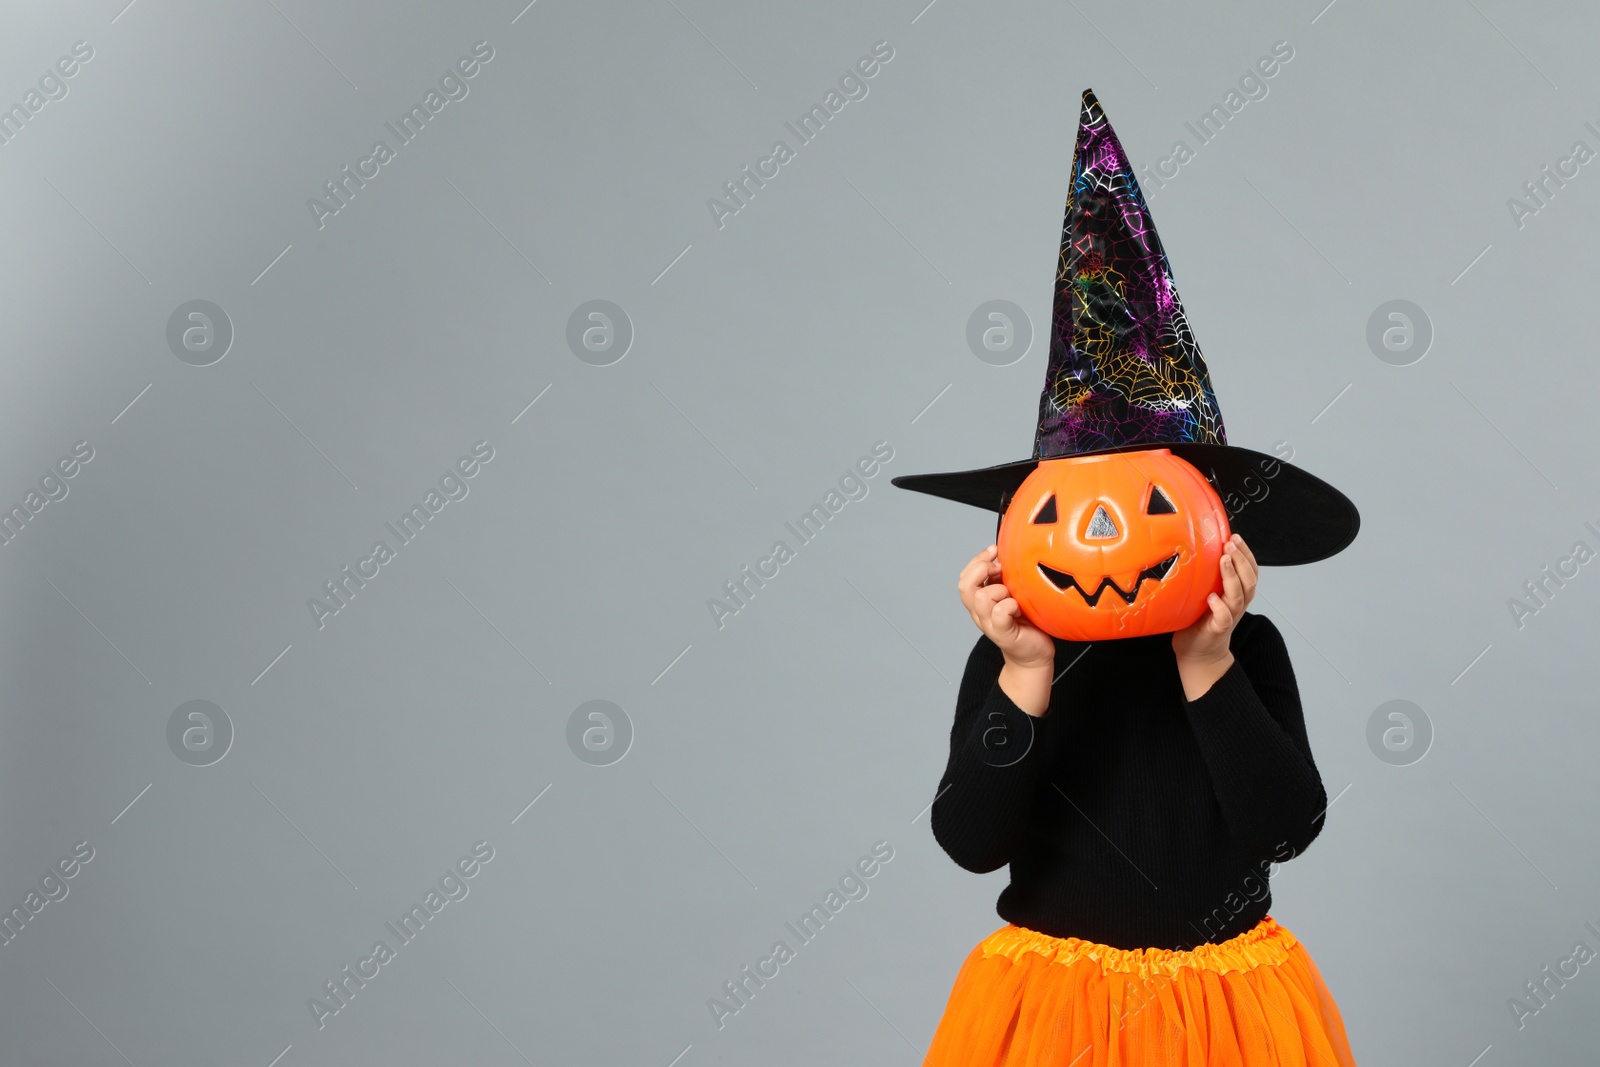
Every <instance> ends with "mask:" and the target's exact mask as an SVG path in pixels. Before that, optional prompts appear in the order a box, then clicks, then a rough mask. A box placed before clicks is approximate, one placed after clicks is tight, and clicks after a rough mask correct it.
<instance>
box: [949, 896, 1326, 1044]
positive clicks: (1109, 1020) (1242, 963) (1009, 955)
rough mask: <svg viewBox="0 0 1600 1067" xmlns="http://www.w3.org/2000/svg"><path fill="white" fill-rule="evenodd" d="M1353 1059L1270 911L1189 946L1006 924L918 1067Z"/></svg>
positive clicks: (1301, 954) (969, 972)
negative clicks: (1121, 942)
mask: <svg viewBox="0 0 1600 1067" xmlns="http://www.w3.org/2000/svg"><path fill="white" fill-rule="evenodd" d="M1149 1064H1162V1065H1171V1067H1279V1065H1293V1067H1355V1059H1354V1058H1353V1057H1352V1056H1351V1054H1350V1043H1349V1041H1348V1040H1347V1039H1346V1038H1345V1032H1344V1021H1343V1020H1342V1019H1341V1018H1340V1016H1339V1007H1338V1005H1337V1004H1335V1003H1334V1000H1333V996H1332V995H1331V994H1330V993H1329V992H1328V987H1327V986H1326V985H1325V984H1324V983H1323V981H1322V975H1321V974H1320V973H1319V972H1318V971H1317V965H1316V964H1315V963H1313V962H1312V961H1311V954H1310V953H1308V952H1307V951H1306V950H1305V947H1304V946H1303V945H1301V944H1300V942H1299V941H1298V940H1297V939H1296V938H1295V936H1294V935H1293V934H1292V933H1290V932H1289V931H1288V930H1286V929H1285V928H1283V927H1282V926H1279V925H1278V924H1277V923H1276V922H1275V921H1274V920H1273V919H1272V917H1271V916H1268V917H1266V918H1264V919H1262V920H1261V922H1260V923H1258V924H1257V925H1256V926H1255V928H1254V929H1252V930H1248V931H1246V932H1245V933H1242V934H1240V935H1239V936H1237V937H1233V938H1230V939H1228V940H1227V941H1222V942H1218V943H1216V944H1208V945H1200V946H1197V947H1196V948H1193V949H1190V950H1187V951H1177V950H1173V949H1161V948H1147V949H1120V948H1112V947H1110V946H1109V945H1100V944H1096V943H1095V942H1093V941H1083V940H1081V939H1079V938H1076V937H1068V938H1060V937H1050V936H1048V935H1046V934H1041V933H1039V932H1037V931H1035V930H1029V929H1027V928H1026V927H1021V926H1016V925H1012V924H1007V925H1006V926H1003V927H1001V928H1000V929H998V930H996V931H995V932H994V933H992V934H990V935H989V936H988V937H986V938H984V940H983V941H982V942H980V943H979V944H978V946H977V947H976V948H974V949H973V950H972V952H971V953H970V954H969V955H968V956H967V959H966V962H965V963H963V964H962V965H961V971H960V973H959V974H957V975H956V982H955V987H954V988H953V989H952V990H951V992H950V1001H949V1003H948V1004H947V1005H946V1007H945V1012H944V1017H943V1018H942V1019H941V1020H940V1021H939V1028H938V1030H937V1031H936V1032H935V1033H934V1036H933V1045H932V1046H931V1047H930V1048H929V1049H928V1055H927V1057H926V1058H925V1059H924V1060H923V1067H1145V1065H1149Z"/></svg>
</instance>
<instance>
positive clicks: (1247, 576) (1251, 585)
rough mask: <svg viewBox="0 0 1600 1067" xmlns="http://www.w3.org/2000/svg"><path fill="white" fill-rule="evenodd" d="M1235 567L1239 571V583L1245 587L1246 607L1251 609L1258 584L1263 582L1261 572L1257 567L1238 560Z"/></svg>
mask: <svg viewBox="0 0 1600 1067" xmlns="http://www.w3.org/2000/svg"><path fill="white" fill-rule="evenodd" d="M1234 566H1235V568H1236V569H1237V570H1238V571H1239V583H1240V585H1242V586H1243V587H1244V607H1249V606H1250V602H1251V601H1252V600H1254V599H1255V597H1256V584H1257V583H1258V582H1259V581H1260V580H1261V579H1260V573H1261V572H1260V571H1259V570H1258V569H1257V568H1256V567H1255V566H1253V565H1251V564H1249V563H1244V562H1241V561H1237V560H1236V561H1235V563H1234Z"/></svg>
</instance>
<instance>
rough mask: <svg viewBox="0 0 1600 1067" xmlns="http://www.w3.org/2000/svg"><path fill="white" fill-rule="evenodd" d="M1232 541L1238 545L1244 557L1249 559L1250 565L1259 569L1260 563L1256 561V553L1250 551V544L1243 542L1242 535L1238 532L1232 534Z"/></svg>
mask: <svg viewBox="0 0 1600 1067" xmlns="http://www.w3.org/2000/svg"><path fill="white" fill-rule="evenodd" d="M1233 543H1234V544H1236V545H1238V546H1239V551H1240V552H1241V553H1243V554H1244V558H1245V559H1246V560H1248V561H1249V563H1250V566H1252V567H1254V568H1256V569H1257V570H1259V569H1260V567H1261V564H1259V563H1257V562H1256V554H1255V553H1254V552H1252V551H1250V546H1249V545H1247V544H1245V543H1244V537H1243V536H1242V535H1240V534H1234V535H1233Z"/></svg>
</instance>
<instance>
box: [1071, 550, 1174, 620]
mask: <svg viewBox="0 0 1600 1067" xmlns="http://www.w3.org/2000/svg"><path fill="white" fill-rule="evenodd" d="M1177 562H1178V553H1176V552H1174V553H1173V554H1172V555H1170V556H1168V557H1167V558H1166V559H1164V560H1162V561H1161V562H1160V563H1157V564H1154V565H1152V566H1149V567H1146V568H1145V569H1144V570H1142V571H1140V572H1139V577H1138V578H1136V579H1134V582H1133V588H1132V589H1127V590H1125V589H1123V588H1122V587H1121V586H1120V585H1118V584H1117V583H1116V582H1113V581H1112V580H1111V578H1110V576H1109V575H1108V576H1107V577H1104V578H1101V579H1100V584H1099V585H1098V586H1096V587H1095V589H1094V592H1092V593H1091V592H1090V591H1089V590H1087V589H1085V588H1084V587H1083V586H1081V585H1079V584H1078V580H1077V579H1076V578H1074V577H1073V576H1072V575H1070V574H1068V573H1066V572H1065V571H1058V570H1056V569H1055V568H1054V567H1051V566H1049V565H1048V564H1044V563H1041V564H1039V573H1040V574H1042V575H1044V576H1045V580H1046V581H1048V582H1049V583H1050V584H1051V585H1053V586H1055V587H1056V588H1057V589H1059V590H1061V591H1062V592H1063V593H1065V592H1066V591H1067V590H1068V589H1076V590H1077V591H1078V593H1079V595H1081V596H1082V597H1083V599H1084V601H1085V602H1086V603H1087V604H1088V605H1089V606H1090V607H1091V608H1092V607H1097V606H1099V603H1100V596H1101V594H1103V593H1104V592H1105V591H1106V590H1107V589H1108V588H1109V589H1111V590H1112V591H1113V592H1115V593H1116V594H1117V595H1118V596H1120V597H1121V598H1122V602H1123V603H1124V604H1132V603H1133V602H1134V600H1135V599H1136V598H1137V597H1138V596H1139V587H1140V586H1142V585H1144V583H1145V581H1146V580H1150V581H1155V582H1159V581H1161V580H1162V579H1163V578H1165V577H1166V576H1167V574H1168V573H1170V572H1171V570H1172V565H1173V564H1174V563H1177Z"/></svg>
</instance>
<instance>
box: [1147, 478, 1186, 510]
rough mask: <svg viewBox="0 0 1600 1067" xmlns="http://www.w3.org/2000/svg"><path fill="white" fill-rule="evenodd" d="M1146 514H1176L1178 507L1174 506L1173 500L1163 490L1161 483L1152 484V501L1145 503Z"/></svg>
mask: <svg viewBox="0 0 1600 1067" xmlns="http://www.w3.org/2000/svg"><path fill="white" fill-rule="evenodd" d="M1144 513H1145V514H1146V515H1176V514H1177V513H1178V509H1177V508H1175V507H1173V506H1172V501H1171V500H1169V499H1167V494H1165V493H1163V492H1162V491H1161V487H1160V486H1159V485H1152V486H1150V503H1149V504H1147V505H1145V509H1144Z"/></svg>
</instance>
